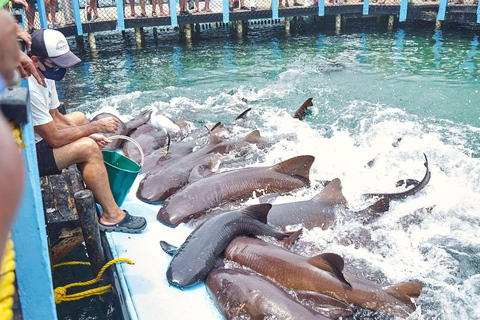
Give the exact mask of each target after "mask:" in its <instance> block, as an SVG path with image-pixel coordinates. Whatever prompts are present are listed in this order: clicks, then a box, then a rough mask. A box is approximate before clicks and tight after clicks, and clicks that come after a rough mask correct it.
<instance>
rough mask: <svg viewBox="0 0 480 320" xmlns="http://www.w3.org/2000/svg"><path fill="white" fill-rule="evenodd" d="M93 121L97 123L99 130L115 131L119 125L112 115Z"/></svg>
mask: <svg viewBox="0 0 480 320" xmlns="http://www.w3.org/2000/svg"><path fill="white" fill-rule="evenodd" d="M95 122H97V123H98V131H99V132H110V133H115V131H117V129H118V126H119V121H118V119H117V118H114V117H106V118H102V119H99V120H96V121H95Z"/></svg>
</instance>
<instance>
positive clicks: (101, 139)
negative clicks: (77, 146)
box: [89, 133, 112, 150]
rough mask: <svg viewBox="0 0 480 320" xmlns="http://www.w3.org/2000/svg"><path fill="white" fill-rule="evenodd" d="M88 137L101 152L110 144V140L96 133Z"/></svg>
mask: <svg viewBox="0 0 480 320" xmlns="http://www.w3.org/2000/svg"><path fill="white" fill-rule="evenodd" d="M89 137H90V138H92V139H93V140H94V141H95V142H96V143H97V145H98V147H99V148H100V150H103V148H105V147H106V145H107V144H109V143H110V142H112V141H111V140H108V139H107V138H106V137H105V136H104V135H101V134H98V133H94V134H91V135H89Z"/></svg>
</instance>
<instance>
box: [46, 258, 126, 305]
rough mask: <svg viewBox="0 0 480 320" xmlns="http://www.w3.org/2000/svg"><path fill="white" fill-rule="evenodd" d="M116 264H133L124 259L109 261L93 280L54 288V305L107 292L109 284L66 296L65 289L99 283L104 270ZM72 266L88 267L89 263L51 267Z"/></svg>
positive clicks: (62, 264)
mask: <svg viewBox="0 0 480 320" xmlns="http://www.w3.org/2000/svg"><path fill="white" fill-rule="evenodd" d="M117 262H126V263H128V264H133V262H132V261H131V260H130V259H126V258H118V259H114V260H111V261H109V262H107V263H106V264H105V265H104V266H103V267H102V269H101V270H100V272H99V273H98V275H97V276H96V277H95V279H92V280H89V281H85V282H75V283H71V284H68V285H66V286H64V287H57V288H55V290H53V293H54V295H55V303H56V304H59V303H61V302H63V301H74V300H79V299H82V298H85V297H89V296H93V295H102V294H104V293H107V292H109V291H110V290H112V285H111V284H109V285H106V286H102V287H98V288H94V289H90V290H86V291H83V292H79V293H75V294H69V295H67V289H68V288H72V287H80V286H88V285H92V284H94V283H97V282H98V281H100V278H102V275H103V273H104V272H105V270H106V269H107V268H108V267H110V266H111V265H112V264H114V263H117ZM74 264H82V265H88V264H90V263H88V262H65V263H59V264H57V265H55V266H53V267H54V268H55V267H58V266H64V265H74Z"/></svg>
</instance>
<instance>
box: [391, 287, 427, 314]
mask: <svg viewBox="0 0 480 320" xmlns="http://www.w3.org/2000/svg"><path fill="white" fill-rule="evenodd" d="M422 289H423V283H421V282H418V281H410V282H402V283H397V284H392V285H389V286H386V287H383V290H385V292H387V293H388V294H389V295H391V296H393V297H395V298H397V299H398V300H400V301H402V302H403V303H405V304H406V305H408V306H410V307H411V308H412V309H413V310H415V309H416V308H417V305H416V304H415V302H414V301H413V300H412V298H418V297H419V296H420V293H421V292H422Z"/></svg>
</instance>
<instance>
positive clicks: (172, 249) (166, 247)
mask: <svg viewBox="0 0 480 320" xmlns="http://www.w3.org/2000/svg"><path fill="white" fill-rule="evenodd" d="M160 247H162V250H163V251H165V253H166V254H169V255H171V256H174V255H175V254H176V253H177V251H178V248H177V247H175V246H173V245H171V244H170V243H168V242H165V241H163V240H162V241H160Z"/></svg>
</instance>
